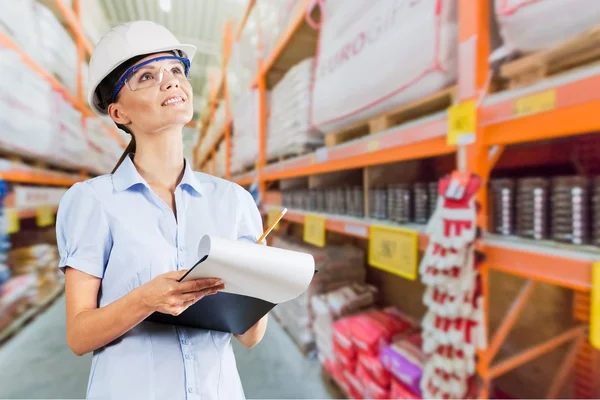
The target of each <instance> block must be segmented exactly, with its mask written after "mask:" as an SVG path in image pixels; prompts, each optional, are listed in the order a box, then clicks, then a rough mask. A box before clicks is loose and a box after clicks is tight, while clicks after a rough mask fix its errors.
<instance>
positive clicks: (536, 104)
mask: <svg viewBox="0 0 600 400" xmlns="http://www.w3.org/2000/svg"><path fill="white" fill-rule="evenodd" d="M514 107H515V108H514V114H515V115H518V116H524V115H531V114H538V113H541V112H544V111H550V110H553V109H555V108H556V90H554V89H551V90H546V91H544V92H540V93H535V94H532V95H530V96H526V97H521V98H520V99H517V100H516V101H515V105H514Z"/></svg>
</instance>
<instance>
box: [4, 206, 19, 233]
mask: <svg viewBox="0 0 600 400" xmlns="http://www.w3.org/2000/svg"><path fill="white" fill-rule="evenodd" d="M5 212H6V233H8V234H9V235H10V234H13V233H17V232H19V230H20V229H21V219H20V218H19V213H18V212H17V210H15V209H13V208H7V209H6V210H5Z"/></svg>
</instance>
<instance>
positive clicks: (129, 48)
mask: <svg viewBox="0 0 600 400" xmlns="http://www.w3.org/2000/svg"><path fill="white" fill-rule="evenodd" d="M173 50H178V51H179V52H181V53H182V54H180V55H181V56H182V57H186V58H188V59H189V60H190V62H191V61H192V58H193V57H194V54H195V53H196V46H193V45H190V44H181V43H180V42H179V40H177V38H176V37H175V36H174V35H173V34H172V33H171V32H170V31H169V30H168V29H167V28H165V27H164V26H162V25H159V24H157V23H155V22H152V21H133V22H128V23H125V24H121V25H118V26H116V27H114V28H113V29H111V30H110V31H109V32H107V33H106V34H105V35H104V36H102V38H101V39H100V41H99V42H98V44H97V45H96V48H95V49H94V53H93V54H92V57H91V59H90V65H89V75H88V76H89V81H88V83H89V85H88V90H89V92H88V102H89V103H90V106H91V107H92V109H93V110H94V111H95V112H96V113H97V114H99V115H106V114H107V111H106V110H105V109H103V107H102V106H101V100H100V99H99V98H98V96H97V94H96V89H97V88H98V85H99V84H100V82H102V80H103V79H104V78H106V77H107V76H108V74H110V73H111V72H112V71H114V69H115V68H117V67H118V66H119V65H121V64H122V63H124V62H125V61H127V60H129V59H131V58H133V57H136V56H140V55H144V54H151V53H159V52H163V51H173Z"/></svg>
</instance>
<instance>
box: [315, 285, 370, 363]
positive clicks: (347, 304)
mask: <svg viewBox="0 0 600 400" xmlns="http://www.w3.org/2000/svg"><path fill="white" fill-rule="evenodd" d="M376 296H377V289H376V288H375V287H374V286H371V285H365V284H360V283H353V284H351V285H347V286H344V287H341V288H339V289H336V290H334V291H331V292H327V293H324V294H320V295H316V296H314V297H313V298H312V301H311V306H312V310H313V313H314V322H313V330H314V333H315V342H316V347H317V354H318V357H319V360H320V361H321V364H323V366H325V367H326V368H327V365H330V363H332V362H335V353H334V352H333V340H332V337H333V323H334V322H335V321H337V320H338V319H340V318H343V317H346V316H348V315H352V314H356V313H358V312H360V311H362V310H364V309H367V308H369V307H372V306H373V305H374V304H375V302H376ZM328 372H330V374H331V373H332V371H328Z"/></svg>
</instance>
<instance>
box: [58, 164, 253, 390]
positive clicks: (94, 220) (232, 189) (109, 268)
mask: <svg viewBox="0 0 600 400" xmlns="http://www.w3.org/2000/svg"><path fill="white" fill-rule="evenodd" d="M175 203H176V211H177V220H175V217H174V215H173V212H172V211H171V209H170V207H169V206H168V205H167V204H165V203H164V202H163V201H162V200H161V199H160V198H159V197H158V196H157V195H156V194H155V193H154V192H153V191H152V190H151V189H150V186H149V185H148V183H147V182H146V181H145V180H144V179H143V178H142V177H141V176H140V175H139V173H138V172H137V170H136V168H135V166H134V164H133V161H132V160H131V159H130V157H126V158H125V160H124V162H123V163H122V164H121V166H120V167H119V168H118V170H117V171H116V172H115V173H114V174H111V175H103V176H99V177H96V178H93V179H89V180H87V181H85V182H80V183H77V184H75V185H74V186H73V187H71V188H70V189H69V190H68V191H67V193H66V194H65V195H64V196H63V198H62V200H61V202H60V206H59V210H58V215H57V219H56V235H57V240H58V248H59V252H60V265H59V267H60V268H61V269H62V270H63V271H64V269H65V267H66V266H69V267H72V268H76V269H78V270H81V271H83V272H86V273H88V274H90V275H93V276H96V277H99V278H102V284H101V291H100V293H99V295H98V302H99V307H102V306H105V305H107V304H109V303H111V302H113V301H115V300H117V299H119V298H120V297H122V296H124V295H126V294H127V293H128V292H130V291H131V290H132V289H134V288H136V287H138V286H140V285H142V284H144V283H145V282H148V281H149V280H150V279H152V278H153V277H154V276H156V275H158V274H162V273H164V272H168V271H173V270H178V269H187V268H190V267H192V266H193V265H194V264H195V263H196V262H197V261H198V260H197V259H198V257H197V246H198V243H199V241H200V238H201V237H202V236H203V235H205V234H209V235H216V236H220V237H225V238H229V239H233V240H251V241H256V240H257V239H258V237H259V236H260V235H261V233H262V220H261V217H260V214H259V211H258V209H257V207H256V204H255V203H254V200H253V198H252V196H251V195H250V194H249V193H248V192H247V191H246V190H244V189H243V188H242V187H240V186H238V185H237V184H235V183H232V182H228V181H225V180H222V179H219V178H216V177H212V176H210V175H206V174H203V173H200V172H194V171H192V169H191V168H190V166H189V162H187V161H186V163H185V173H184V175H183V178H182V180H181V183H180V184H179V185H178V186H177V188H176V190H175ZM231 339H232V335H231V334H226V333H221V332H213V331H205V330H198V329H189V328H182V327H174V326H168V325H161V324H155V323H150V322H142V323H141V324H139V325H138V326H136V327H135V328H133V329H132V330H131V331H130V332H128V333H127V334H125V335H124V336H122V337H121V338H119V339H118V340H116V341H115V342H113V343H111V344H109V345H107V346H105V347H104V348H102V349H100V350H97V351H95V352H94V357H93V360H92V367H91V372H90V377H89V382H88V392H87V398H89V399H173V400H174V399H204V400H209V399H224V400H225V399H226V400H230V399H231V400H233V399H243V398H244V392H243V389H242V385H241V381H240V378H239V375H238V371H237V367H236V362H235V358H234V354H233V350H232V346H231Z"/></svg>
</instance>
